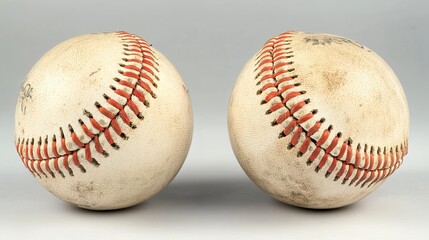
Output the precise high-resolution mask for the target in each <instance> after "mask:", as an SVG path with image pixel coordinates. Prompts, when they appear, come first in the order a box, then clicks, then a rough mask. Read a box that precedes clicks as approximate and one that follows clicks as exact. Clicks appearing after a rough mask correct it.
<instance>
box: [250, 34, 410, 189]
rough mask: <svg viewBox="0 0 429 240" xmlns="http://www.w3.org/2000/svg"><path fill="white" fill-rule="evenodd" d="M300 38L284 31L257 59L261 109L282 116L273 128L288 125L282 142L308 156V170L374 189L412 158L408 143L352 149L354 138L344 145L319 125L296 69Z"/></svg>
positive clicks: (336, 135)
mask: <svg viewBox="0 0 429 240" xmlns="http://www.w3.org/2000/svg"><path fill="white" fill-rule="evenodd" d="M295 34H296V32H292V31H291V32H285V33H283V34H280V35H279V36H277V37H274V38H272V39H270V40H268V41H267V42H266V43H265V45H264V46H263V47H262V49H261V50H260V51H259V52H258V53H257V55H256V63H255V74H256V75H255V80H257V82H256V85H257V86H259V85H261V86H262V87H261V88H260V89H259V90H258V91H257V92H256V94H257V95H263V100H262V102H261V104H267V103H269V105H270V106H269V109H268V110H267V111H266V114H275V115H277V116H276V118H275V119H274V121H273V122H272V123H271V125H272V126H276V125H279V124H282V125H283V126H284V129H283V130H282V131H281V133H280V134H279V138H284V137H286V136H291V139H290V142H289V145H288V149H289V150H292V149H293V148H294V147H297V148H298V153H297V157H298V158H300V157H302V156H304V155H305V154H307V156H308V158H307V165H309V166H310V165H312V164H315V165H316V167H315V171H316V172H323V173H325V177H326V178H329V177H330V176H331V174H333V175H335V177H334V179H333V180H334V181H337V180H339V179H340V178H342V184H346V183H347V182H349V186H350V185H352V184H354V183H355V182H356V184H355V186H359V185H360V186H361V187H364V186H365V185H368V187H369V186H371V185H373V184H375V183H377V182H379V181H381V180H383V179H385V178H387V177H388V176H389V175H390V174H392V173H393V172H394V171H395V170H396V169H397V168H398V167H399V166H400V165H401V163H402V161H403V157H404V156H405V155H406V154H407V151H408V143H407V141H406V140H405V141H404V142H403V143H401V144H400V145H396V146H392V147H390V148H389V147H387V146H384V147H375V146H369V145H367V144H360V143H358V144H357V146H356V147H353V146H352V145H353V141H352V139H351V138H348V139H345V140H341V138H342V135H343V134H342V133H341V132H338V133H337V134H333V133H332V132H333V126H332V125H328V126H327V127H325V126H326V125H327V123H326V122H327V121H326V119H325V118H320V120H315V115H316V114H317V113H318V110H317V109H313V110H309V107H308V104H309V103H310V99H309V98H305V94H306V93H307V92H306V91H305V90H303V89H302V87H301V83H300V82H299V80H300V79H299V76H298V75H296V74H295V68H294V66H293V65H294V62H293V58H294V54H295V53H294V51H293V48H292V45H291V43H292V41H293V36H294V35H295ZM309 123H312V124H310V125H309ZM304 125H306V126H307V127H305V126H304ZM308 126H311V127H308ZM362 146H363V148H362ZM362 150H363V151H362Z"/></svg>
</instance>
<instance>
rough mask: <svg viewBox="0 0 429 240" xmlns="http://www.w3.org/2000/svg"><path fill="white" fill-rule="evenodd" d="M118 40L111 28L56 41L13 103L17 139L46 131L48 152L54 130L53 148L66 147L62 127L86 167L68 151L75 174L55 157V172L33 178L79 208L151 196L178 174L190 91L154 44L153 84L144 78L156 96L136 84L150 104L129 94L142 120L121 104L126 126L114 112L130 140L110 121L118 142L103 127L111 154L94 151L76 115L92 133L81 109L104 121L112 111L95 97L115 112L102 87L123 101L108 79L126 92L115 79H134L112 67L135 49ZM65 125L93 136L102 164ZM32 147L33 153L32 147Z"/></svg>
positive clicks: (188, 133) (187, 133)
mask: <svg viewBox="0 0 429 240" xmlns="http://www.w3.org/2000/svg"><path fill="white" fill-rule="evenodd" d="M123 44H124V41H123V40H121V38H120V37H118V34H117V33H104V34H88V35H82V36H79V37H76V38H73V39H70V40H68V41H65V42H63V43H61V44H59V45H58V46H56V47H55V48H53V49H52V50H51V51H49V52H48V53H47V54H46V55H44V56H43V57H42V58H41V59H40V61H39V62H38V63H37V64H36V65H35V66H34V67H33V69H32V70H31V72H30V73H29V74H28V76H27V79H26V81H25V83H24V85H23V90H22V92H21V94H20V97H19V99H18V103H17V108H16V138H17V141H18V139H30V141H31V139H32V138H34V139H35V142H36V143H35V144H37V141H38V139H39V138H40V137H41V138H42V141H43V142H44V140H45V137H46V136H48V141H49V144H48V146H49V147H48V151H49V155H50V156H52V155H54V153H53V149H52V146H51V143H52V141H53V140H52V136H53V135H56V138H57V148H58V151H59V154H61V155H64V154H65V151H64V149H62V148H61V144H60V143H59V142H60V138H61V137H60V128H62V129H63V131H64V133H65V139H66V144H67V148H68V150H78V156H79V160H80V163H81V165H82V166H83V167H84V168H85V169H86V173H83V172H82V171H81V170H80V169H79V168H78V167H76V166H75V165H74V164H73V162H72V160H71V158H69V160H68V162H69V166H70V168H71V169H72V170H73V174H74V176H70V175H69V174H68V172H67V170H66V169H65V167H64V166H63V165H64V164H63V163H62V158H61V159H60V161H59V163H60V169H61V170H62V172H63V173H64V175H65V177H64V178H63V177H61V176H60V175H59V174H58V172H56V171H55V170H54V166H53V160H50V161H49V166H50V168H51V169H52V170H53V172H54V173H55V174H56V178H52V177H51V176H49V174H47V175H48V177H45V176H43V174H41V173H40V172H39V174H40V175H41V177H38V176H37V175H36V179H37V180H38V181H39V182H40V183H41V184H42V185H43V186H44V187H45V188H46V189H48V190H49V191H50V192H52V193H53V194H55V195H56V196H58V197H59V198H61V199H63V200H65V201H67V202H70V203H73V204H76V205H79V206H80V207H83V208H90V209H98V210H103V209H117V208H123V207H128V206H132V205H135V204H137V203H140V202H142V201H144V200H146V199H148V198H150V197H152V196H154V195H155V194H156V193H158V192H159V191H160V190H161V189H163V188H164V187H165V186H166V185H167V184H168V183H169V182H170V181H171V180H172V179H173V178H174V176H175V175H176V174H177V172H178V171H179V169H180V168H181V166H182V164H183V162H184V160H185V157H186V155H187V153H188V150H189V147H190V143H191V138H192V110H191V104H190V99H189V95H188V91H187V89H186V87H185V85H184V84H183V82H182V80H181V78H180V76H179V74H178V73H177V71H176V70H175V68H174V66H173V65H172V64H171V63H170V62H169V61H168V60H167V58H166V57H164V56H163V55H162V54H161V53H159V52H158V51H156V50H155V49H154V48H151V47H150V49H152V50H153V51H154V54H153V55H154V56H155V57H156V58H158V60H156V62H157V63H158V64H159V65H155V67H156V68H157V69H158V71H156V70H155V68H154V67H150V66H149V68H150V69H151V70H152V71H154V72H155V74H156V75H157V76H158V77H159V80H156V79H155V82H156V84H157V87H154V86H152V85H150V83H149V82H148V81H146V80H144V81H145V82H146V83H148V84H149V85H150V86H151V89H152V90H153V92H154V93H155V94H156V98H154V97H152V96H151V95H150V94H149V93H148V92H147V91H144V90H143V89H142V88H141V87H137V89H138V90H140V91H141V92H142V93H143V94H144V96H145V98H146V100H147V102H149V104H150V105H149V106H148V107H147V106H145V105H144V104H143V102H141V101H139V99H138V98H137V97H136V96H133V97H132V98H131V99H132V100H133V101H134V102H135V103H136V105H137V106H138V108H139V109H140V111H141V113H142V115H143V116H144V120H140V119H138V118H137V116H136V115H135V114H134V112H133V111H132V110H131V109H130V108H129V107H128V106H126V107H125V108H124V109H125V112H126V113H127V115H128V116H129V118H130V120H131V122H132V123H133V124H134V125H136V126H137V128H136V129H132V128H131V127H130V126H128V125H127V124H125V123H124V121H123V120H122V119H121V118H120V117H119V116H118V117H117V118H116V119H117V122H118V124H119V126H120V128H121V129H122V130H123V132H124V133H125V134H126V136H128V140H124V139H122V138H121V137H120V136H118V135H117V134H116V133H115V131H114V130H113V129H112V128H110V133H111V136H112V138H113V140H114V141H115V142H116V143H117V144H118V145H119V147H120V148H119V149H117V150H116V149H114V148H113V147H112V146H110V144H109V143H108V142H107V140H106V138H105V137H104V136H103V135H101V136H100V138H99V139H100V144H101V146H102V147H103V149H104V150H105V151H106V152H108V153H109V156H108V157H104V156H103V155H101V154H99V153H97V151H96V149H95V145H94V143H93V141H91V138H90V137H89V136H87V135H86V134H85V133H84V131H83V129H82V127H81V124H80V123H79V119H81V120H83V122H84V123H85V124H86V125H87V126H88V128H89V130H90V131H92V132H94V133H96V132H97V130H96V129H95V128H94V127H92V125H91V123H90V120H89V118H88V117H87V116H86V115H85V114H84V111H89V112H91V113H92V114H93V117H94V119H96V120H97V121H98V123H99V124H100V125H101V126H103V127H106V126H109V124H110V123H111V119H109V118H108V117H106V116H105V115H103V114H102V113H101V112H100V111H99V109H98V107H97V106H96V105H95V103H96V102H98V103H100V104H101V105H102V106H103V107H105V108H106V109H107V110H108V111H110V112H112V113H115V114H116V113H118V109H116V108H115V107H113V106H112V105H110V104H109V103H107V101H106V99H105V97H103V94H106V95H108V96H109V97H110V98H112V99H114V100H115V101H117V102H118V103H120V104H121V105H125V104H126V98H124V97H123V96H120V95H118V94H116V93H115V92H114V90H113V89H112V88H111V86H114V87H115V88H116V89H121V90H124V91H125V92H127V93H131V91H132V89H130V88H129V87H125V86H123V85H120V84H119V83H118V82H116V81H115V80H114V79H115V78H118V79H122V80H125V81H129V82H131V83H135V82H136V80H135V79H132V78H129V77H126V76H124V75H123V74H121V73H120V72H118V71H119V70H121V71H124V68H123V67H121V66H120V65H119V64H124V63H125V64H133V63H129V62H124V60H123V58H129V59H131V58H133V56H132V55H125V54H124V53H125V52H126V51H125V50H124V45H123ZM129 48H130V47H129ZM134 65H136V66H138V67H140V66H141V65H139V64H134ZM143 72H145V71H143ZM137 73H138V72H137ZM146 73H147V72H146ZM29 96H30V97H29ZM69 125H70V126H71V127H72V128H73V129H74V131H75V132H76V133H77V136H78V137H79V139H80V140H81V141H82V142H84V143H87V142H91V143H90V148H91V152H92V155H93V158H95V159H96V161H97V162H98V163H99V164H100V166H98V167H96V166H94V165H93V164H91V163H89V162H88V161H87V160H86V159H85V149H81V148H80V147H79V146H77V145H76V144H75V142H73V140H72V138H71V132H70V131H69V127H68V126H69ZM42 146H43V145H42ZM25 148H26V147H24V149H25ZM33 151H34V155H37V154H36V150H35V149H34V150H33ZM24 152H25V150H24ZM42 167H43V164H42ZM43 169H45V168H43ZM45 172H46V169H45Z"/></svg>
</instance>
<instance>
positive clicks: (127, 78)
mask: <svg viewBox="0 0 429 240" xmlns="http://www.w3.org/2000/svg"><path fill="white" fill-rule="evenodd" d="M117 36H118V37H119V38H120V40H121V42H122V44H123V50H124V52H123V55H124V58H122V63H119V67H118V68H119V70H118V74H119V75H118V76H119V77H114V78H113V80H114V83H115V85H113V84H112V85H111V86H110V89H111V90H112V93H110V94H103V98H104V99H105V102H103V104H101V103H100V102H95V107H96V108H97V110H98V112H99V114H101V115H100V116H101V117H100V119H95V117H94V114H92V113H91V112H89V111H87V110H85V111H84V116H85V117H84V118H81V119H79V120H78V123H79V127H80V129H76V130H75V129H74V128H73V127H72V125H71V124H69V125H68V130H69V131H68V134H67V135H68V136H66V133H65V132H64V130H63V128H60V134H59V136H60V138H59V141H58V139H57V136H56V135H53V137H52V139H51V141H49V140H50V139H49V137H48V136H46V138H45V139H44V141H42V137H39V138H38V141H37V143H36V140H35V138H18V139H17V144H16V148H17V151H18V153H19V156H20V157H21V160H22V162H23V163H24V165H25V166H26V167H27V168H28V169H29V171H30V172H31V173H32V174H33V175H35V176H36V175H37V176H38V177H40V178H41V177H42V176H44V177H48V174H49V175H50V176H51V177H53V178H55V173H54V171H53V170H55V171H56V172H57V173H58V174H60V175H61V176H62V177H65V174H64V173H63V169H65V170H67V172H68V173H69V175H70V176H73V175H74V173H73V170H72V168H71V166H72V165H75V166H76V167H78V168H79V169H80V170H81V171H82V172H86V169H85V168H84V167H83V166H82V164H81V160H82V159H85V160H86V161H88V162H89V163H91V164H92V165H94V166H99V163H98V161H97V160H96V159H95V158H93V155H94V152H95V153H96V154H100V155H102V156H103V157H108V156H109V153H108V152H107V151H106V150H105V149H104V148H103V147H102V146H103V145H104V144H103V143H107V144H109V145H110V146H111V147H112V148H113V149H119V145H118V144H117V143H116V142H115V140H114V139H115V138H116V137H115V136H114V135H113V134H112V132H114V133H115V134H116V135H117V136H119V137H121V138H122V139H124V140H127V139H128V137H127V135H126V134H125V133H124V131H123V129H122V127H121V125H120V122H118V121H119V120H121V121H122V122H123V123H124V124H126V125H127V126H129V127H130V128H132V129H134V128H136V127H137V126H136V125H135V124H134V123H133V122H132V121H131V119H132V118H130V114H134V115H135V116H137V118H138V119H140V120H143V118H144V117H143V114H142V112H141V109H140V108H139V107H138V102H140V103H142V104H143V105H144V106H146V107H149V101H148V100H147V98H148V97H149V96H150V97H152V98H156V94H155V93H154V92H153V90H152V87H155V88H156V87H157V83H156V82H155V81H157V80H159V78H158V76H157V74H156V73H157V72H158V68H157V66H158V62H157V60H158V59H157V58H156V56H155V53H154V51H153V50H152V48H151V46H150V45H149V44H148V43H147V42H146V41H145V40H144V39H142V38H140V37H138V36H136V35H132V34H129V33H126V32H117ZM101 119H106V120H108V121H101ZM102 123H104V124H102ZM77 131H79V132H80V133H79V134H78V133H77ZM79 136H80V137H79Z"/></svg>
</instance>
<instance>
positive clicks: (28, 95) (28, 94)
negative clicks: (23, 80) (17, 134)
mask: <svg viewBox="0 0 429 240" xmlns="http://www.w3.org/2000/svg"><path fill="white" fill-rule="evenodd" d="M33 90H34V88H33V87H32V86H31V84H29V83H27V84H24V85H23V86H22V87H21V95H20V99H21V111H22V113H23V114H24V115H25V113H26V112H27V103H29V102H31V101H32V99H33Z"/></svg>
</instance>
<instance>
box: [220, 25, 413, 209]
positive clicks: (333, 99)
mask: <svg viewBox="0 0 429 240" xmlns="http://www.w3.org/2000/svg"><path fill="white" fill-rule="evenodd" d="M228 126H229V134H230V140H231V143H232V147H233V150H234V153H235V155H236V157H237V159H238V161H239V163H240V165H241V166H242V168H243V169H244V171H245V172H246V174H247V175H248V176H249V177H250V178H251V179H252V180H253V182H255V184H256V185H258V186H259V187H260V188H261V189H262V190H263V191H265V192H267V193H268V194H269V195H271V196H272V197H274V198H276V199H278V200H280V201H282V202H285V203H288V204H291V205H295V206H299V207H304V208H315V209H326V208H337V207H341V206H345V205H348V204H352V203H354V202H356V201H358V200H360V199H362V198H363V197H365V196H366V195H368V194H369V193H371V192H372V191H373V190H375V189H376V188H378V187H379V186H380V185H381V184H382V183H383V182H384V181H385V180H386V178H387V177H389V176H390V175H391V174H392V173H393V172H394V171H395V170H396V169H397V168H398V167H399V166H400V165H401V163H402V161H403V157H404V155H406V154H407V149H408V143H407V140H408V128H409V113H408V107H407V100H406V97H405V95H404V92H403V89H402V87H401V84H400V83H399V81H398V79H397V77H396V75H395V74H394V73H393V71H392V70H391V69H390V67H389V66H388V65H387V64H386V63H385V62H384V61H383V59H382V58H381V57H379V56H378V55H377V54H376V53H374V52H373V51H372V50H370V49H369V48H367V47H365V46H363V45H362V44H359V43H358V42H356V41H353V40H349V39H346V38H343V37H339V36H335V35H330V34H312V33H304V32H294V31H291V32H285V33H283V34H280V35H279V36H277V37H274V38H272V39H270V40H268V41H267V42H266V43H265V45H264V46H263V47H262V49H260V50H259V51H258V52H257V53H256V54H255V55H254V56H253V57H252V58H251V59H250V61H249V62H248V63H247V64H246V65H245V66H244V69H243V70H242V72H241V74H240V76H239V77H238V80H237V82H236V85H235V88H234V90H233V93H232V97H231V100H230V107H229V113H228Z"/></svg>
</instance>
